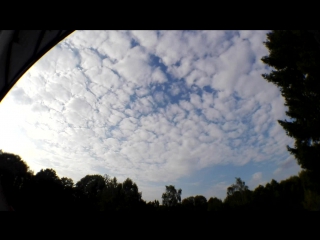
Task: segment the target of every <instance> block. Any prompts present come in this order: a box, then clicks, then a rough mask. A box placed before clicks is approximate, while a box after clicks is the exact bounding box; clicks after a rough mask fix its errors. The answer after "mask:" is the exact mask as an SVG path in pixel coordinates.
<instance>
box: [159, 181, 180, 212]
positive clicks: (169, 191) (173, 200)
mask: <svg viewBox="0 0 320 240" xmlns="http://www.w3.org/2000/svg"><path fill="white" fill-rule="evenodd" d="M181 193H182V190H181V189H178V190H176V188H175V187H174V186H173V185H170V186H166V192H165V193H163V194H162V204H163V205H164V206H168V207H172V206H177V205H178V203H181Z"/></svg>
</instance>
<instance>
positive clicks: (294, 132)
mask: <svg viewBox="0 0 320 240" xmlns="http://www.w3.org/2000/svg"><path fill="white" fill-rule="evenodd" d="M315 33H317V34H318V35H319V31H306V30H299V31H293V30H286V31H283V30H281V31H280V30H274V31H272V32H270V33H268V34H267V41H266V42H265V43H264V44H265V45H266V47H267V48H268V50H269V55H268V56H265V57H263V58H262V59H261V60H262V61H263V62H264V63H265V64H267V65H269V66H270V67H272V68H273V70H272V71H271V73H269V74H263V75H262V76H263V77H264V78H265V79H266V80H267V81H269V82H271V83H274V84H275V85H276V86H278V87H279V88H280V91H281V94H282V96H283V97H284V99H285V106H287V107H288V111H286V115H287V116H288V117H290V120H289V121H287V120H284V121H283V120H279V121H278V122H279V124H280V125H281V126H282V127H283V128H284V129H285V131H286V133H287V135H288V136H290V137H292V138H294V140H295V143H294V147H289V146H287V149H288V151H289V152H290V153H291V154H293V155H294V156H295V158H296V159H297V161H298V164H299V165H300V166H301V167H302V168H303V169H307V170H309V171H312V172H316V174H315V175H319V174H320V124H319V123H320V68H319V66H320V49H319V42H318V40H317V38H316V35H315Z"/></svg>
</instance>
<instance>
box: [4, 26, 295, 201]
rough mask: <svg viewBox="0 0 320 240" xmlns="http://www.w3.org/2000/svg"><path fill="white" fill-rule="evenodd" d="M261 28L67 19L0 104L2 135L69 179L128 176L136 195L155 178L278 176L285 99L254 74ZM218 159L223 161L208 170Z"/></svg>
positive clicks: (211, 188) (8, 146) (282, 169)
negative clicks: (102, 26) (70, 22)
mask: <svg viewBox="0 0 320 240" xmlns="http://www.w3.org/2000/svg"><path fill="white" fill-rule="evenodd" d="M266 33H267V31H77V32H75V33H73V34H72V35H71V36H69V37H68V38H67V39H65V40H64V41H62V42H61V43H59V44H58V45H57V46H56V47H55V48H54V49H52V50H51V51H50V52H49V53H47V54H46V55H45V56H44V57H43V58H42V59H41V60H40V61H39V62H38V63H37V64H36V65H34V66H33V67H32V68H31V69H30V70H29V71H28V72H27V73H26V74H25V75H24V77H23V78H22V79H21V80H20V81H19V82H18V83H17V84H16V86H15V87H14V89H13V90H12V91H11V93H10V94H9V95H8V96H7V97H6V99H5V101H4V102H3V103H2V104H1V109H0V111H1V112H2V113H1V116H4V115H6V118H4V119H2V121H5V128H6V129H3V132H5V135H4V136H5V138H6V139H5V140H4V139H1V145H2V146H3V149H4V150H7V151H12V152H15V153H17V154H21V155H22V157H23V158H24V159H26V161H27V162H28V163H29V165H30V166H31V167H32V168H33V169H35V170H36V171H37V170H39V169H40V168H49V167H50V168H54V169H56V170H57V172H58V173H59V175H61V176H68V177H72V178H73V179H74V180H75V181H77V180H79V179H80V178H81V177H83V176H84V175H86V174H93V173H99V174H109V175H111V176H116V177H117V178H118V179H119V180H120V181H121V180H124V179H125V178H126V177H130V178H132V179H133V180H134V181H136V182H137V183H138V186H141V187H140V188H141V189H142V191H143V198H144V199H146V200H153V199H156V198H157V199H160V197H161V193H162V192H163V190H164V189H163V188H164V185H165V184H174V185H176V186H177V187H179V185H182V186H184V188H185V189H184V188H183V193H185V194H188V193H189V194H203V195H205V196H207V197H210V196H217V197H220V198H221V197H222V198H223V197H224V196H225V195H224V194H225V190H226V188H227V187H228V185H230V184H232V183H233V180H234V177H236V176H233V175H232V174H233V173H235V172H236V173H237V174H238V175H240V177H242V178H243V179H247V181H249V183H250V187H255V186H256V185H257V184H260V183H261V182H263V181H264V180H263V179H267V178H268V177H269V178H271V177H274V178H277V179H283V178H285V177H287V176H288V175H290V174H292V173H296V172H297V171H298V170H299V168H298V166H297V165H296V164H295V163H294V161H292V159H291V158H290V157H289V154H288V153H287V150H286V145H292V143H293V141H292V139H289V138H288V137H287V136H286V135H285V132H284V131H283V130H282V128H281V127H280V126H279V124H278V123H277V120H278V119H284V118H285V110H286V109H285V107H284V104H283V103H284V101H283V99H282V97H281V95H280V92H279V90H278V89H277V88H276V87H275V86H273V85H272V84H269V83H268V82H266V81H265V80H264V79H263V78H262V77H261V74H262V73H266V72H267V71H270V70H269V69H267V68H266V67H265V66H264V65H263V64H262V62H261V61H260V59H261V57H262V56H264V55H267V50H266V48H265V47H264V45H263V44H262V43H263V41H265V37H266ZM10 119H15V120H14V121H13V122H11V123H10V121H11V120H10ZM1 126H2V127H3V126H4V125H3V124H1ZM13 129H15V130H13ZM8 139H9V140H8ZM19 139H20V140H21V141H23V143H21V144H17V142H21V141H20V140H19ZM26 146H28V147H26ZM219 166H228V169H229V170H226V171H225V172H223V174H222V175H221V176H220V175H219V177H217V178H216V179H214V176H217V175H216V173H214V172H215V169H218V168H219ZM204 169H209V170H210V171H208V173H206V174H207V176H209V175H210V176H211V175H212V177H208V179H209V180H208V181H207V183H206V184H204V183H203V182H202V183H203V184H202V185H201V181H204V180H203V178H202V177H201V173H200V172H202V171H203V170H204ZM232 169H240V170H232ZM241 169H243V170H241ZM211 170H212V171H211ZM262 176H264V178H263V179H262ZM188 178H190V181H194V182H197V184H195V183H191V182H190V184H186V182H188V181H184V180H182V179H188ZM191 178H192V180H191ZM201 179H202V180H201ZM267 180H268V179H267ZM270 180H271V179H270ZM183 181H184V182H183ZM210 184H211V185H210ZM200 185H201V186H202V187H199V186H200ZM161 186H163V187H161ZM184 190H185V191H184ZM197 191H198V192H197ZM185 194H184V197H187V195H185Z"/></svg>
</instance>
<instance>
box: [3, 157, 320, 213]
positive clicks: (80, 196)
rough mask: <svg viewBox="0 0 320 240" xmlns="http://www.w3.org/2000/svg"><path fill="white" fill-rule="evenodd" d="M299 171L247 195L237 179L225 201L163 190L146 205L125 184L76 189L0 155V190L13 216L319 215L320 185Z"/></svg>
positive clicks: (93, 183)
mask: <svg viewBox="0 0 320 240" xmlns="http://www.w3.org/2000/svg"><path fill="white" fill-rule="evenodd" d="M313 177H314V175H312V174H310V172H309V171H307V170H303V171H301V172H300V173H299V175H298V176H292V177H290V178H288V179H286V180H283V181H281V182H277V181H275V180H271V182H269V183H267V184H266V185H265V186H262V185H259V186H258V187H257V188H256V189H254V190H253V191H251V190H249V188H248V186H247V185H246V184H245V182H244V181H242V180H241V178H236V179H235V183H234V184H232V185H231V186H229V187H228V188H227V191H226V195H227V196H226V198H225V199H224V200H221V199H219V198H217V197H211V198H209V199H207V198H206V197H204V196H202V195H196V196H190V197H186V198H184V199H182V198H181V195H182V189H176V188H175V186H173V185H169V186H165V191H164V193H163V194H162V202H161V203H160V202H159V201H158V200H154V201H149V202H147V201H145V200H143V198H142V193H141V192H140V191H139V188H138V186H137V184H136V183H135V182H133V181H132V180H131V179H130V178H127V179H126V180H125V181H123V182H122V183H121V182H118V180H117V178H116V177H113V178H112V177H110V176H108V175H104V176H102V175H99V174H93V175H86V176H85V177H83V178H82V179H80V180H79V181H78V182H77V183H74V182H73V180H72V179H71V178H67V177H62V178H60V177H59V176H58V175H57V174H56V171H55V170H54V169H41V170H40V171H39V172H38V173H36V174H34V172H33V171H31V170H30V168H29V167H28V165H27V164H26V162H25V161H23V160H22V159H21V158H20V156H18V155H15V154H12V153H2V154H1V155H0V184H1V186H2V191H3V195H4V196H5V198H6V201H7V203H8V205H9V206H10V207H11V208H12V209H14V210H15V211H30V210H36V211H41V210H45V211H183V212H188V211H191V212H207V211H209V212H213V211H234V210H237V211H242V210H295V211H306V210H320V192H319V182H317V181H316V180H317V179H314V178H313Z"/></svg>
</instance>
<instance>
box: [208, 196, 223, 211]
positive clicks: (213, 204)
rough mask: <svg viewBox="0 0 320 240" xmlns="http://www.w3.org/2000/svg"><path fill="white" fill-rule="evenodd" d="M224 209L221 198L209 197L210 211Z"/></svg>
mask: <svg viewBox="0 0 320 240" xmlns="http://www.w3.org/2000/svg"><path fill="white" fill-rule="evenodd" d="M221 210H223V203H222V200H221V199H218V198H216V197H215V198H212V197H211V198H209V200H208V211H221Z"/></svg>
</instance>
